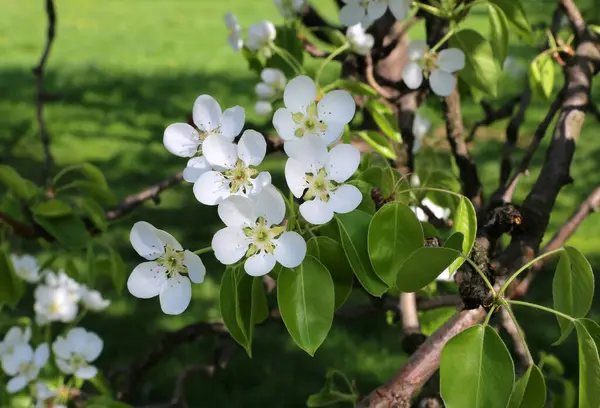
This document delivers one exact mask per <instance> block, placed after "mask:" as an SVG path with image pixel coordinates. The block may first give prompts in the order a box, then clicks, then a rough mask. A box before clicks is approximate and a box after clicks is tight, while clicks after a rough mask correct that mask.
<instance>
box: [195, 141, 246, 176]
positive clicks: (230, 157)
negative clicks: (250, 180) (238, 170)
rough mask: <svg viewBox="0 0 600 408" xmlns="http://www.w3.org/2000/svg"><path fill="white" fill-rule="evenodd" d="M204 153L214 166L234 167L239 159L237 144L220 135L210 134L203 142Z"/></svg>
mask: <svg viewBox="0 0 600 408" xmlns="http://www.w3.org/2000/svg"><path fill="white" fill-rule="evenodd" d="M202 154H203V155H204V157H205V158H206V161H208V162H209V163H210V164H211V165H213V166H219V167H224V168H227V169H232V168H233V167H235V163H236V162H237V159H238V153H237V146H236V145H235V144H233V143H231V141H229V140H227V139H226V138H224V137H222V136H220V135H210V136H208V137H207V138H206V140H204V143H203V144H202Z"/></svg>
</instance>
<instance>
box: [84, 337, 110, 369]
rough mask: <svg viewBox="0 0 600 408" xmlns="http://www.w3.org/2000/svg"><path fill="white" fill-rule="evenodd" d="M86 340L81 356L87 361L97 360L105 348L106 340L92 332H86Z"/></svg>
mask: <svg viewBox="0 0 600 408" xmlns="http://www.w3.org/2000/svg"><path fill="white" fill-rule="evenodd" d="M85 340H86V343H85V347H84V348H83V350H82V352H81V356H82V357H83V358H84V359H85V361H87V362H88V363H91V362H92V361H94V360H96V359H97V358H98V356H100V353H101V352H102V349H103V348H104V342H103V341H102V339H101V338H100V337H99V336H98V335H97V334H96V333H92V332H86V333H85Z"/></svg>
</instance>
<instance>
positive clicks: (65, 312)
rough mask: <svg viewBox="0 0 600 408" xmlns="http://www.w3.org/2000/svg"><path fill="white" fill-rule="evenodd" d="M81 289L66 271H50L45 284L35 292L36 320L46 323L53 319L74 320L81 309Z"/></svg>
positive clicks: (66, 321)
mask: <svg viewBox="0 0 600 408" xmlns="http://www.w3.org/2000/svg"><path fill="white" fill-rule="evenodd" d="M80 289H81V287H80V285H79V284H78V283H77V282H76V281H75V280H73V279H71V278H70V277H69V276H67V274H65V272H64V271H60V272H59V273H58V274H55V273H54V272H48V273H47V274H46V280H45V284H40V285H38V287H37V288H35V292H34V298H35V303H34V305H33V310H34V311H35V314H36V315H35V318H36V322H37V323H38V324H40V325H45V324H48V323H49V322H53V321H60V322H63V323H68V322H71V321H73V320H74V319H75V317H76V316H77V313H78V311H79V306H78V302H79V300H80V298H81V293H80Z"/></svg>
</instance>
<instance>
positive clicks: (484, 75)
mask: <svg viewBox="0 0 600 408" xmlns="http://www.w3.org/2000/svg"><path fill="white" fill-rule="evenodd" d="M450 45H451V46H452V47H456V48H459V49H461V50H462V51H463V52H464V53H465V67H464V68H463V69H461V70H460V71H458V72H457V73H458V76H459V77H460V78H462V79H463V80H465V81H467V83H469V84H471V86H473V87H475V88H477V89H479V90H481V91H483V92H486V93H488V94H490V95H492V96H496V95H497V93H498V78H499V76H500V73H501V68H500V64H498V61H497V60H496V59H495V58H494V52H493V51H492V47H491V45H490V43H489V42H488V41H487V40H486V39H485V38H484V37H483V36H482V35H481V34H479V33H478V32H477V31H475V30H471V29H465V30H461V31H459V32H457V33H456V34H454V35H453V36H452V37H451V38H450Z"/></svg>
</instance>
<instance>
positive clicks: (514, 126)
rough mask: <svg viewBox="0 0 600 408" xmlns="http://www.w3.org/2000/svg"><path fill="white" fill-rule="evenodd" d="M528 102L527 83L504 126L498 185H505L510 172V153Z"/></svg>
mask: <svg viewBox="0 0 600 408" xmlns="http://www.w3.org/2000/svg"><path fill="white" fill-rule="evenodd" d="M530 102H531V87H530V86H529V85H527V86H526V89H525V91H523V94H522V95H521V98H520V102H519V110H517V112H516V113H515V115H514V116H513V117H512V118H511V119H510V121H509V122H508V125H507V126H506V142H505V143H504V147H503V149H502V160H501V162H500V182H499V183H498V186H500V187H503V186H504V185H506V182H507V181H508V178H509V177H510V173H511V172H512V154H513V152H514V150H515V147H516V146H517V141H518V140H519V129H520V128H521V125H522V124H523V121H524V120H525V112H526V111H527V108H528V107H529V103H530Z"/></svg>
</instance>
